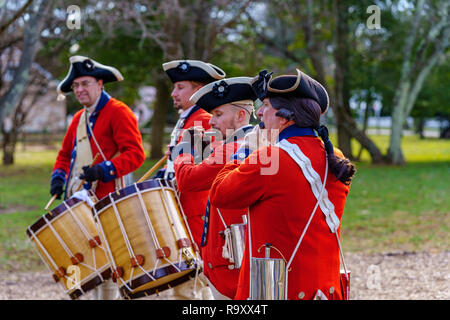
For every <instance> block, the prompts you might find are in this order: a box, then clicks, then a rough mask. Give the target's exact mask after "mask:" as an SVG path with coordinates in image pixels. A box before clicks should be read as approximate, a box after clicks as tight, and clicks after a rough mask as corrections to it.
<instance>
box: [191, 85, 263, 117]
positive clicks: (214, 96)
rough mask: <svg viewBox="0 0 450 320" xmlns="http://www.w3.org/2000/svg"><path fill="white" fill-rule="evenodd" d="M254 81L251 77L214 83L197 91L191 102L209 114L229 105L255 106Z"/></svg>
mask: <svg viewBox="0 0 450 320" xmlns="http://www.w3.org/2000/svg"><path fill="white" fill-rule="evenodd" d="M252 81H253V78H250V77H235V78H228V79H223V80H218V81H214V82H212V83H209V84H207V85H205V86H204V87H202V88H201V89H199V90H198V91H196V92H195V93H194V94H193V95H192V96H191V98H190V99H189V100H190V101H191V102H192V103H195V104H196V105H197V106H199V107H200V108H202V109H204V110H206V111H208V112H211V110H213V109H214V108H217V107H218V106H221V105H224V104H227V103H241V104H242V103H244V104H250V105H253V101H255V100H256V95H255V93H254V91H253V89H252Z"/></svg>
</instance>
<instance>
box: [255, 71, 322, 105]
mask: <svg viewBox="0 0 450 320" xmlns="http://www.w3.org/2000/svg"><path fill="white" fill-rule="evenodd" d="M296 70H297V75H281V76H278V77H276V78H273V79H272V78H271V76H270V75H271V73H270V74H269V73H267V71H266V70H263V71H261V72H260V73H259V75H258V76H256V77H255V78H254V80H253V83H252V87H253V90H254V91H255V94H256V95H257V96H258V98H259V99H260V100H263V99H264V98H266V97H268V98H271V97H289V96H294V97H301V98H310V99H313V100H314V101H316V102H317V103H318V104H319V106H320V109H321V112H322V114H324V113H325V112H326V111H327V110H328V107H329V105H330V98H329V97H328V93H327V91H326V90H325V88H324V87H323V86H322V85H321V84H320V83H319V82H318V81H317V80H314V79H313V78H311V77H310V76H308V75H307V74H306V73H304V72H302V71H300V70H299V69H296Z"/></svg>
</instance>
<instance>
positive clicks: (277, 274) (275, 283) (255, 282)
mask: <svg viewBox="0 0 450 320" xmlns="http://www.w3.org/2000/svg"><path fill="white" fill-rule="evenodd" d="M265 255H266V257H265V258H253V257H252V258H251V264H252V265H251V271H252V272H251V275H250V276H251V277H252V279H251V290H250V292H251V294H250V300H285V298H286V297H285V285H286V262H285V261H284V259H273V258H270V245H267V246H266V248H265Z"/></svg>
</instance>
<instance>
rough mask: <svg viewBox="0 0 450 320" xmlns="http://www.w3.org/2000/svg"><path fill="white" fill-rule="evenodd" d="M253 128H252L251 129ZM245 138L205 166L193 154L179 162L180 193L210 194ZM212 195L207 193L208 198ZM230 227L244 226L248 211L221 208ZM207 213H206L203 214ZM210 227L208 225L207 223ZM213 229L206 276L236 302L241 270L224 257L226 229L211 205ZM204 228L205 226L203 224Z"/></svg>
mask: <svg viewBox="0 0 450 320" xmlns="http://www.w3.org/2000/svg"><path fill="white" fill-rule="evenodd" d="M248 128H251V127H248ZM241 142H242V139H240V140H238V141H237V142H229V143H226V144H220V145H219V146H218V147H216V148H215V149H214V151H213V153H212V154H211V155H210V156H209V157H208V158H206V159H205V160H204V161H203V162H202V163H200V164H197V165H194V164H193V157H192V155H191V154H184V155H180V156H179V157H177V159H176V160H175V176H176V177H177V181H178V187H179V189H180V190H187V191H206V192H208V191H209V189H210V188H211V185H212V183H213V181H214V178H215V177H216V175H217V174H218V173H219V171H220V170H221V169H222V168H223V167H224V165H225V163H227V162H228V161H229V160H230V158H231V157H232V156H233V154H234V153H235V152H236V150H237V149H238V147H239V145H240V143H241ZM207 196H208V194H207V193H206V197H205V199H206V198H207ZM219 210H220V212H221V213H222V216H223V218H224V220H225V223H226V224H227V226H229V225H231V224H238V223H242V215H245V214H246V213H247V208H245V209H237V210H233V209H231V210H230V209H223V210H222V209H220V208H219ZM203 213H204V212H203ZM205 225H206V224H205ZM208 225H209V227H208V228H209V230H207V237H206V244H205V245H204V246H203V247H202V248H201V255H202V259H203V262H204V265H203V273H204V275H205V276H206V277H207V278H208V279H209V281H211V283H212V284H213V285H214V287H215V288H216V289H217V291H219V292H220V293H221V294H223V295H225V296H227V297H229V298H230V299H232V298H233V297H234V296H235V294H236V289H237V282H238V277H239V269H230V268H229V267H228V266H230V265H233V264H232V263H230V262H229V261H228V260H226V259H224V258H223V257H222V247H223V245H224V244H225V239H224V238H223V237H222V236H221V235H220V234H219V232H221V231H224V230H225V227H224V225H223V223H222V220H221V219H220V217H219V215H218V212H217V207H215V206H213V205H211V207H210V215H209V222H208ZM202 226H203V224H202Z"/></svg>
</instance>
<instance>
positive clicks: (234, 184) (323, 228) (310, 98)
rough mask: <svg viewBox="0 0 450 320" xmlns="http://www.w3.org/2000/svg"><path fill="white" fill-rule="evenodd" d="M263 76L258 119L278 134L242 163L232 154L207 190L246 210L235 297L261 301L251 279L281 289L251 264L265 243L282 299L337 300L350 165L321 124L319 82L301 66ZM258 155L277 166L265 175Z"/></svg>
mask: <svg viewBox="0 0 450 320" xmlns="http://www.w3.org/2000/svg"><path fill="white" fill-rule="evenodd" d="M268 80H269V78H267V77H266V74H265V73H264V72H262V73H260V78H259V79H258V80H257V81H256V82H255V83H254V87H255V88H256V93H257V95H258V98H259V99H260V100H262V101H263V103H264V104H263V105H262V107H261V108H260V109H259V110H258V116H260V117H261V120H262V122H263V123H264V126H265V128H266V129H267V130H268V131H270V132H269V134H268V135H269V136H274V137H276V140H274V141H272V143H275V145H273V146H268V147H263V148H260V149H259V150H256V151H254V152H253V153H251V151H252V150H249V152H247V154H248V153H251V154H250V156H249V157H248V158H246V159H245V160H244V161H243V162H241V163H240V159H239V157H236V160H235V161H234V162H230V163H228V164H227V165H225V167H224V168H223V169H222V170H221V171H220V172H219V173H218V175H217V177H216V179H215V181H214V183H213V185H212V188H211V191H210V202H211V205H212V206H218V207H220V208H224V209H225V208H226V209H239V208H242V207H249V217H248V233H247V234H250V235H251V237H247V238H246V239H247V241H246V246H245V252H244V259H243V263H242V268H241V273H240V277H239V283H238V289H237V294H236V296H235V299H247V298H249V297H250V298H251V299H262V298H261V297H257V296H256V297H255V295H252V293H251V292H250V283H252V285H253V284H259V285H261V286H264V285H266V286H265V287H264V288H270V287H271V286H275V287H277V288H279V287H278V285H279V283H260V282H259V280H261V279H262V278H261V277H262V275H261V274H258V273H257V271H258V272H260V271H261V269H258V270H256V269H255V268H253V267H252V269H250V265H252V266H253V264H251V262H254V263H255V264H257V263H258V261H260V260H258V259H261V258H264V257H265V250H264V249H263V248H264V247H266V246H267V247H268V249H269V250H270V258H273V259H278V260H280V261H281V260H285V261H286V267H287V268H286V269H287V271H286V272H287V279H288V281H287V283H285V284H284V285H285V288H286V286H287V299H289V300H292V299H314V298H321V299H323V298H327V299H342V298H343V291H344V290H341V281H340V279H341V277H340V262H341V259H340V245H339V233H340V219H341V217H342V214H343V210H344V205H345V200H346V198H347V195H348V192H349V189H350V182H351V180H352V177H353V175H354V173H355V168H354V165H353V164H352V163H350V162H349V161H348V160H347V159H345V158H344V156H343V155H342V153H341V152H340V151H339V150H337V149H336V148H333V145H332V144H331V142H330V140H329V138H328V131H327V129H326V127H324V126H323V125H320V116H321V115H323V114H324V113H325V112H326V111H327V108H328V105H329V100H328V94H327V92H326V91H325V89H324V88H323V86H322V85H321V84H320V83H318V82H317V81H315V80H314V79H312V78H310V77H309V76H308V75H306V74H305V73H303V72H301V71H299V70H297V75H282V76H279V77H276V78H274V79H272V80H270V81H268ZM267 83H268V84H267ZM316 132H317V133H316ZM274 133H275V134H274ZM318 136H320V138H319V137H318ZM239 154H241V153H239ZM239 154H238V155H239ZM262 155H265V157H269V159H270V160H271V162H277V163H278V166H277V168H278V170H273V171H272V172H265V171H264V169H265V168H267V167H269V166H271V165H272V164H271V163H269V162H268V161H267V160H268V159H267V158H266V159H263V158H264V156H262ZM274 155H277V156H274ZM263 160H264V161H263ZM327 162H328V164H327ZM327 168H328V169H327ZM327 170H328V171H327ZM263 172H264V173H263ZM326 172H328V174H326ZM324 180H325V182H324ZM323 183H325V189H322V187H323ZM321 190H323V191H322V194H321V193H320V191H321ZM317 199H320V201H318V200H317ZM316 204H318V205H319V206H318V207H317V209H316V211H317V212H316V213H315V215H314V214H313V213H314V212H315V211H314V208H315V206H316ZM309 219H312V220H311V223H310V224H309V223H308V221H309ZM302 234H304V237H303V238H302V237H301V235H302ZM296 247H297V248H298V250H297V251H295V248H296ZM250 254H251V256H250ZM266 271H267V270H266ZM251 272H252V273H251ZM259 276H261V277H259ZM266 280H267V278H266ZM281 291H282V292H285V290H284V289H282V290H281ZM254 293H255V292H253V294H254Z"/></svg>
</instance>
